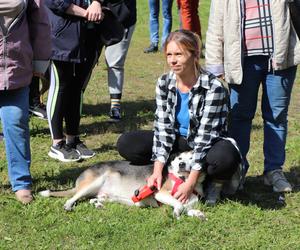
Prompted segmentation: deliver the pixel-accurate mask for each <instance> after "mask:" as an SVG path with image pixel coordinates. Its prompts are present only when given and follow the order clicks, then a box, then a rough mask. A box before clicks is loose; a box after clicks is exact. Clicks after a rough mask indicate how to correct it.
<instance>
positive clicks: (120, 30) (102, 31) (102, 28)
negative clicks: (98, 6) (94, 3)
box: [96, 7, 125, 46]
mask: <svg viewBox="0 0 300 250" xmlns="http://www.w3.org/2000/svg"><path fill="white" fill-rule="evenodd" d="M102 12H103V13H104V18H103V20H102V21H101V22H100V23H99V24H96V25H97V26H96V28H97V32H98V33H99V39H100V43H102V44H104V45H105V46H110V45H113V44H116V43H118V42H120V41H121V40H122V39H123V37H124V32H125V29H124V27H123V25H122V24H121V23H120V21H119V20H118V19H117V17H116V16H115V15H114V14H113V12H112V11H111V10H110V9H108V8H106V7H103V8H102Z"/></svg>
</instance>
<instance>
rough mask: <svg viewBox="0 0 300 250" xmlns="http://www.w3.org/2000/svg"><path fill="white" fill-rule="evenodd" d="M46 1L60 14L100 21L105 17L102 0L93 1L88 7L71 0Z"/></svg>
mask: <svg viewBox="0 0 300 250" xmlns="http://www.w3.org/2000/svg"><path fill="white" fill-rule="evenodd" d="M45 3H46V5H47V7H48V8H49V9H51V10H52V11H53V12H55V13H56V14H58V15H63V14H68V15H73V16H78V17H82V18H86V19H87V20H88V21H90V22H98V21H101V19H102V18H103V15H102V8H101V3H100V1H92V3H91V5H90V6H89V7H88V8H87V9H84V8H82V7H80V6H78V5H75V4H73V3H72V1H71V0H57V1H52V0H45Z"/></svg>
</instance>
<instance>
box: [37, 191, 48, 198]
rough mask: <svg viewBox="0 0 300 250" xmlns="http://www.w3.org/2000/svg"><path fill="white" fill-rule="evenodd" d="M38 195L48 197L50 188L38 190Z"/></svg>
mask: <svg viewBox="0 0 300 250" xmlns="http://www.w3.org/2000/svg"><path fill="white" fill-rule="evenodd" d="M39 195H40V196H43V197H50V190H43V191H40V192H39Z"/></svg>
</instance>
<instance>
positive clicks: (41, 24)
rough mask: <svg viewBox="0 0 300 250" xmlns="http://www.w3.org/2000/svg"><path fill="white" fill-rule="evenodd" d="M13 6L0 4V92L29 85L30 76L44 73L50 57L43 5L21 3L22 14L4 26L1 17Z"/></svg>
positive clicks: (7, 1) (10, 1)
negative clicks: (34, 73) (35, 73)
mask: <svg viewBox="0 0 300 250" xmlns="http://www.w3.org/2000/svg"><path fill="white" fill-rule="evenodd" d="M16 3H17V1H14V0H4V1H1V2H0V17H1V18H2V19H1V25H0V91H1V90H11V89H18V88H21V87H25V86H27V85H29V84H30V82H31V78H32V75H33V72H38V73H44V72H45V70H46V68H47V65H48V59H49V57H50V53H51V40H50V25H49V21H48V18H47V14H46V10H45V8H44V4H43V1H42V0H24V3H23V5H22V6H23V7H22V9H21V11H20V12H18V13H17V15H16V16H14V17H13V18H10V19H11V20H9V22H8V23H7V22H4V21H3V19H4V17H5V16H7V15H8V16H9V15H11V13H14V9H15V8H18V7H19V5H18V4H16ZM14 4H16V5H14ZM4 23H5V24H8V26H7V27H5V25H4Z"/></svg>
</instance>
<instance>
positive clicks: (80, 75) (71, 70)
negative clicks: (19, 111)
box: [47, 30, 98, 139]
mask: <svg viewBox="0 0 300 250" xmlns="http://www.w3.org/2000/svg"><path fill="white" fill-rule="evenodd" d="M96 41H98V40H97V39H96V38H95V34H94V32H93V30H88V31H87V36H86V41H85V47H86V50H87V51H86V61H84V62H82V63H72V62H64V61H57V60H54V61H53V62H54V64H55V66H56V69H57V73H58V78H59V79H58V81H55V83H53V82H54V81H52V83H51V86H50V90H49V94H48V104H47V106H48V107H49V108H47V111H48V110H49V111H51V112H50V114H48V120H49V126H50V131H51V135H52V138H53V139H61V138H63V120H65V123H66V134H67V135H75V136H76V135H78V134H79V124H80V116H81V98H82V89H83V86H84V84H86V81H87V80H88V77H89V75H90V72H91V71H92V70H93V66H94V61H95V58H96V56H97V46H98V45H97V44H96ZM54 84H56V86H54ZM49 111H48V112H49Z"/></svg>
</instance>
